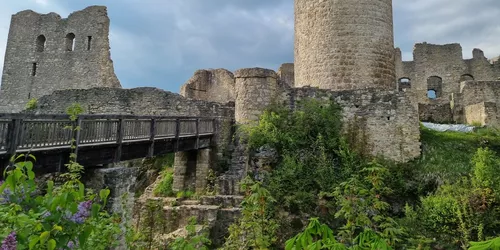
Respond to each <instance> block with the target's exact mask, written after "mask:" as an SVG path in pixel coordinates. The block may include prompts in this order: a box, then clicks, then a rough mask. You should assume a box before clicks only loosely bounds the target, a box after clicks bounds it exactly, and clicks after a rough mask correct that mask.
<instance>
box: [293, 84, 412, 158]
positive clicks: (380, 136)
mask: <svg viewBox="0 0 500 250" xmlns="http://www.w3.org/2000/svg"><path fill="white" fill-rule="evenodd" d="M294 96H295V98H294V100H295V101H299V100H301V99H303V98H306V97H310V98H320V99H328V98H332V99H333V100H335V101H336V102H337V103H338V104H340V105H341V106H342V109H343V122H344V130H345V132H346V133H349V135H350V136H353V135H356V136H357V137H358V138H349V139H355V141H357V143H358V145H355V146H362V147H363V150H365V151H366V152H365V153H368V154H370V155H374V156H378V155H380V156H384V157H386V158H388V159H392V160H395V161H400V162H405V161H409V160H411V159H414V158H416V157H418V156H419V155H420V131H419V120H418V113H417V110H416V109H415V107H414V105H413V104H412V103H411V101H410V98H408V97H407V96H406V95H405V94H404V93H399V92H397V91H380V90H353V91H339V92H335V91H327V90H320V89H317V88H296V89H294Z"/></svg>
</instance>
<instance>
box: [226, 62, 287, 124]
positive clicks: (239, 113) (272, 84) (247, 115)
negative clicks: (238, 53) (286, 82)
mask: <svg viewBox="0 0 500 250" xmlns="http://www.w3.org/2000/svg"><path fill="white" fill-rule="evenodd" d="M234 77H235V78H236V83H235V86H236V101H235V120H236V122H237V123H239V124H244V123H249V122H254V121H258V120H259V116H260V115H261V114H262V112H263V111H264V109H265V108H266V107H267V106H268V105H270V104H271V103H272V102H273V101H276V98H277V94H278V91H277V90H278V80H277V79H278V76H277V75H276V72H274V71H272V70H270V69H262V68H247V69H239V70H237V71H236V72H234Z"/></svg>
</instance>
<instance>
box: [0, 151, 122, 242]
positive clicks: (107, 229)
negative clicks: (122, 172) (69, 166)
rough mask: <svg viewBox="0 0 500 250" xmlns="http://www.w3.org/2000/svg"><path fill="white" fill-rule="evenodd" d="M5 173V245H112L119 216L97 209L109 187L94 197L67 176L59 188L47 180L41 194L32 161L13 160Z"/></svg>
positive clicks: (1, 204)
mask: <svg viewBox="0 0 500 250" xmlns="http://www.w3.org/2000/svg"><path fill="white" fill-rule="evenodd" d="M23 157H24V155H20V156H18V157H17V158H16V160H19V159H22V158H23ZM30 157H31V156H30ZM31 158H32V159H33V160H34V157H31ZM4 177H5V182H3V183H2V184H1V186H0V194H1V198H0V238H3V239H4V240H3V241H4V243H3V244H4V246H2V247H4V248H5V249H49V250H53V249H107V248H109V247H112V246H114V245H115V244H116V241H117V238H118V236H119V235H120V233H121V230H120V227H119V223H118V221H119V220H117V218H115V217H113V216H110V215H109V214H108V213H107V212H106V211H104V210H103V209H102V208H103V207H104V206H105V205H106V200H107V197H108V195H109V193H110V191H109V190H107V189H104V190H101V191H100V192H99V195H98V196H96V195H94V194H92V193H91V192H86V190H85V187H84V185H83V184H82V183H81V182H80V181H79V180H78V179H70V180H69V181H67V182H66V183H64V185H62V186H60V187H55V186H54V183H53V182H52V181H49V182H48V183H47V190H46V194H45V195H42V194H39V191H38V190H36V188H37V186H36V184H35V174H34V172H33V163H32V162H31V161H21V162H17V163H15V164H14V165H13V167H12V168H11V169H7V171H6V172H5V176H4ZM13 244H15V245H16V247H17V248H12V247H11V246H12V245H13ZM8 247H11V248H8ZM2 249H3V248H2Z"/></svg>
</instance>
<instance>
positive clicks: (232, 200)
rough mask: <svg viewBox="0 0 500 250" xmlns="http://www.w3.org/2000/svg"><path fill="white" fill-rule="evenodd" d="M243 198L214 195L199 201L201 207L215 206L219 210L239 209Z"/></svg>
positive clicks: (201, 198) (203, 197)
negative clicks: (218, 207) (219, 208)
mask: <svg viewBox="0 0 500 250" xmlns="http://www.w3.org/2000/svg"><path fill="white" fill-rule="evenodd" d="M243 198H244V197H243V196H239V195H216V196H202V197H200V200H201V204H203V205H216V206H220V207H221V208H232V207H240V205H241V202H242V201H243Z"/></svg>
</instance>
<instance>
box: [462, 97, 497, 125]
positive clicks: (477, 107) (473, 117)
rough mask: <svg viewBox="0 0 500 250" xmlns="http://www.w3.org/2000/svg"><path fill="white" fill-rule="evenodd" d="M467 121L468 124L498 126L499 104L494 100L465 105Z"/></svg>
mask: <svg viewBox="0 0 500 250" xmlns="http://www.w3.org/2000/svg"><path fill="white" fill-rule="evenodd" d="M464 113H465V122H466V123H467V124H474V125H481V126H485V125H488V126H494V127H498V126H499V125H500V124H499V121H498V118H499V117H498V110H497V104H496V103H492V102H480V103H477V104H472V105H468V106H466V107H465V111H464Z"/></svg>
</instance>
